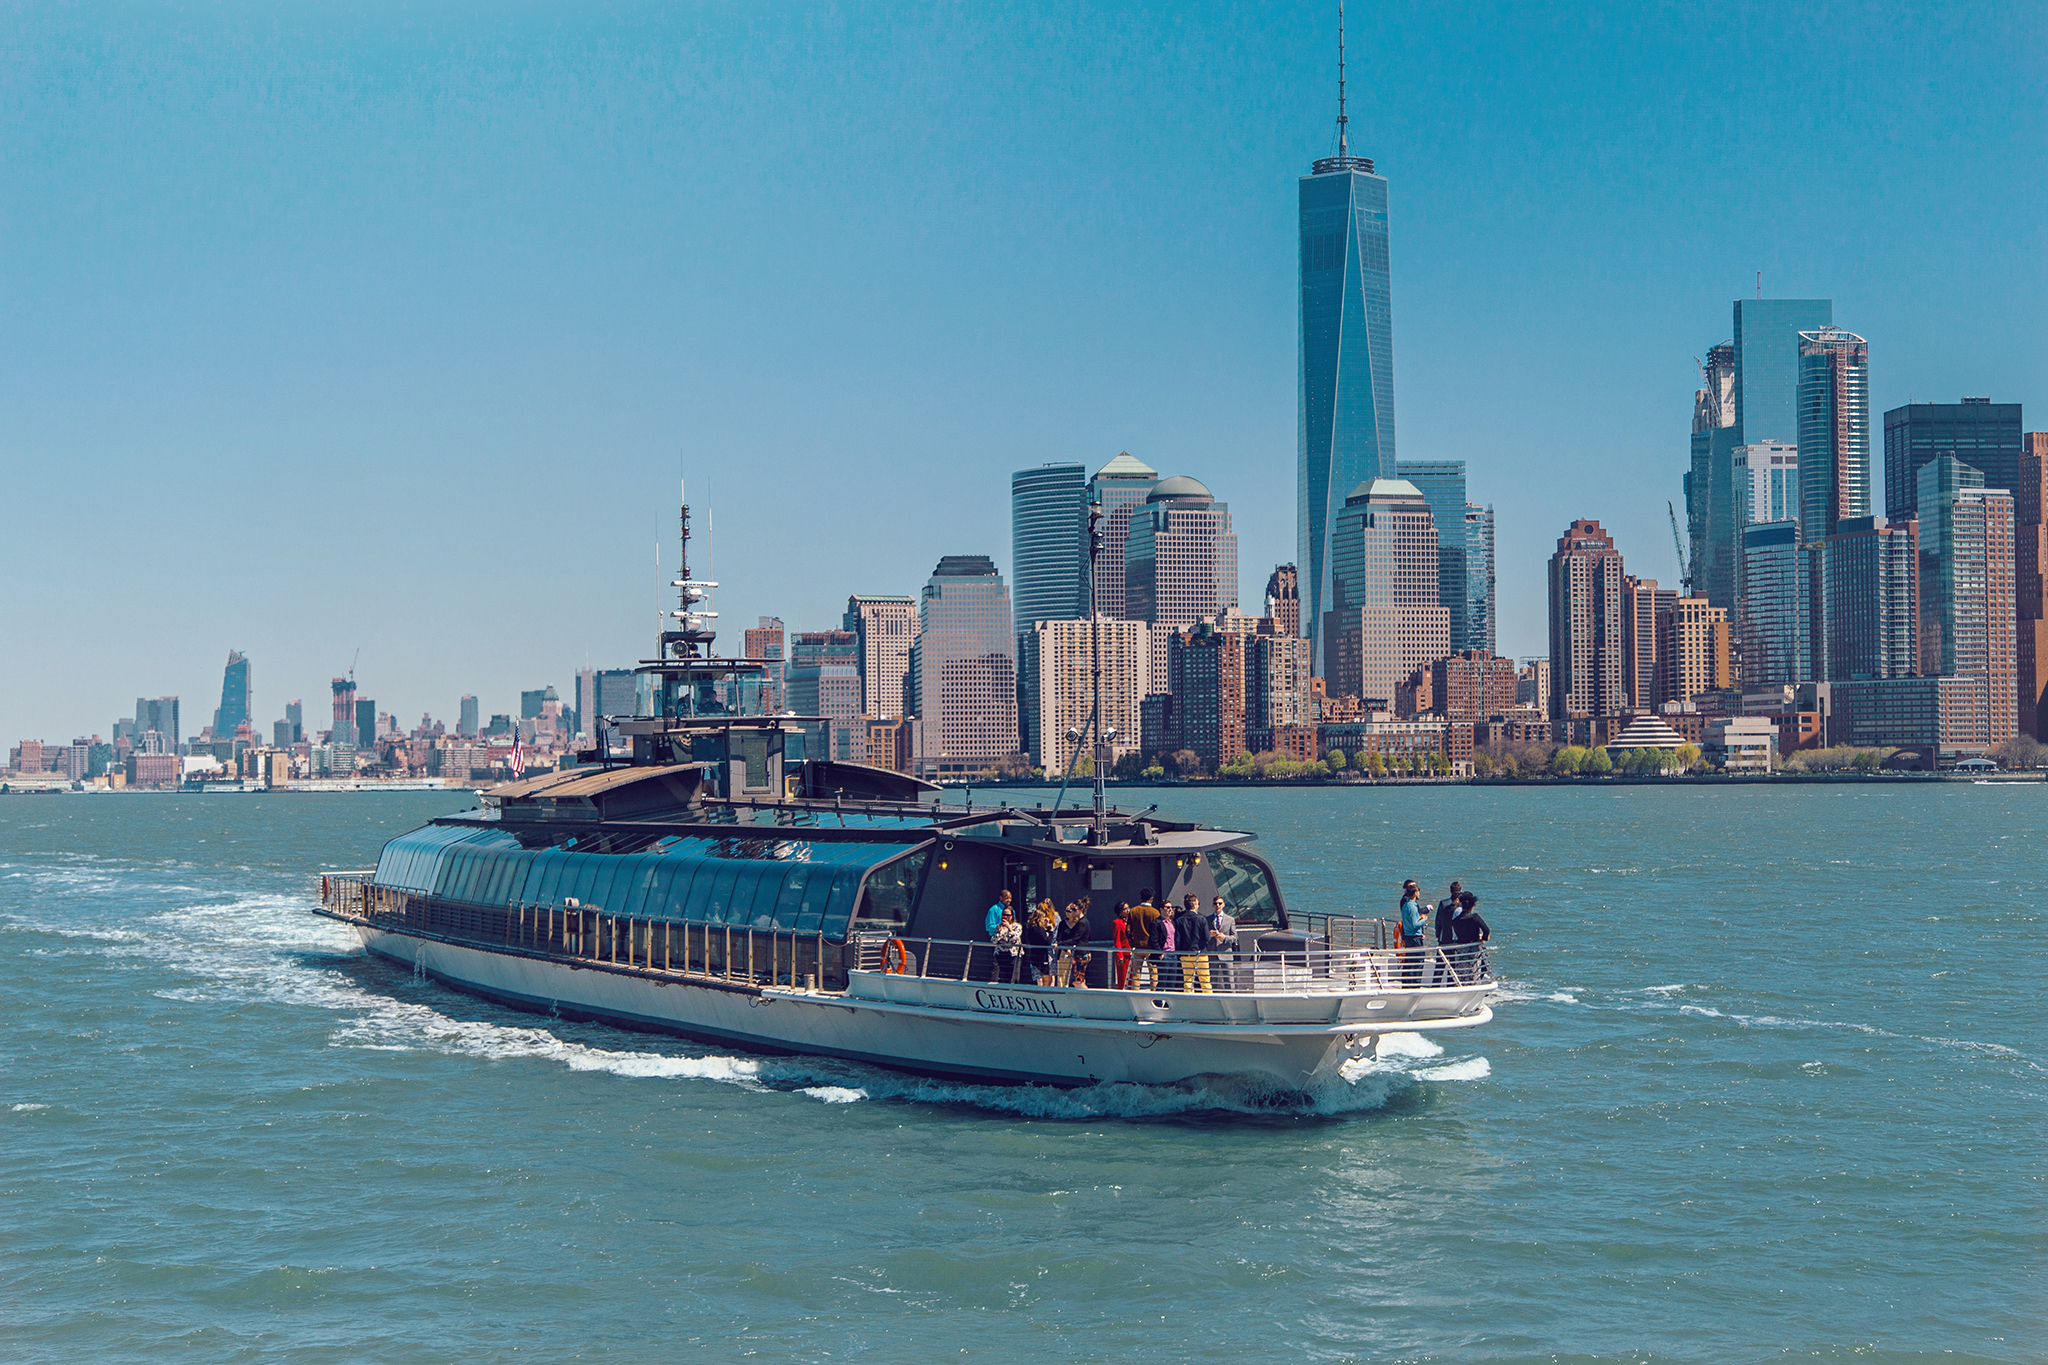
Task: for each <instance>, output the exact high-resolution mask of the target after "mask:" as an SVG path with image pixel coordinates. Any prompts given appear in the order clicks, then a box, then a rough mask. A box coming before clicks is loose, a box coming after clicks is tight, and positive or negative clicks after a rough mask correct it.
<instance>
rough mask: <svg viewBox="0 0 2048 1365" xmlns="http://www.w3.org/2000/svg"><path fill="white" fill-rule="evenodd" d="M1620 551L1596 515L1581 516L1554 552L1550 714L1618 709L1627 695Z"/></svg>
mask: <svg viewBox="0 0 2048 1365" xmlns="http://www.w3.org/2000/svg"><path fill="white" fill-rule="evenodd" d="M1622 578H1623V573H1622V563H1621V552H1620V551H1619V550H1617V549H1615V548H1614V537H1612V536H1610V535H1608V534H1607V532H1605V531H1603V530H1602V529H1600V523H1599V522H1597V521H1590V520H1588V521H1575V522H1573V523H1572V524H1571V525H1570V526H1569V527H1567V528H1566V529H1565V533H1564V534H1563V535H1562V536H1560V537H1558V541H1557V551H1556V553H1554V554H1552V555H1551V557H1550V716H1551V719H1552V720H1581V719H1587V718H1590V717H1594V716H1612V715H1617V714H1619V713H1620V712H1621V710H1622V709H1623V707H1624V705H1625V704H1626V701H1627V695H1628V694H1627V683H1628V667H1627V659H1626V658H1625V657H1624V655H1623V647H1624V645H1625V644H1626V642H1627V638H1628V631H1627V624H1626V621H1625V619H1624V615H1625V613H1626V611H1627V609H1628V600H1627V598H1626V596H1625V595H1624V594H1623V592H1622Z"/></svg>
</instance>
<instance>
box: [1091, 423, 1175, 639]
mask: <svg viewBox="0 0 2048 1365" xmlns="http://www.w3.org/2000/svg"><path fill="white" fill-rule="evenodd" d="M1158 482H1159V471H1158V470H1156V469H1154V468H1152V466H1150V465H1148V464H1146V463H1145V462H1144V461H1143V460H1139V459H1135V458H1133V457H1132V455H1131V452H1129V451H1128V450H1124V451H1119V452H1118V453H1117V457H1116V458H1115V459H1113V460H1111V461H1110V462H1109V463H1108V464H1106V465H1104V466H1103V467H1102V468H1100V469H1098V470H1096V471H1095V477H1094V478H1092V479H1090V480H1089V481H1088V489H1087V492H1086V494H1085V497H1086V498H1087V500H1088V502H1090V503H1098V502H1099V503H1101V504H1102V524H1101V526H1100V528H1099V529H1100V531H1101V533H1102V553H1101V554H1100V555H1098V556H1097V557H1096V560H1095V593H1094V603H1095V610H1096V611H1097V612H1098V613H1100V614H1101V615H1103V616H1116V617H1124V618H1129V617H1130V616H1131V613H1130V611H1128V610H1127V609H1126V607H1125V604H1124V541H1125V539H1126V538H1127V537H1128V536H1129V535H1130V531H1131V513H1133V512H1135V511H1136V510H1137V509H1138V508H1139V507H1140V506H1142V505H1143V504H1144V501H1145V495H1146V494H1148V493H1150V492H1151V491H1152V487H1153V485H1154V484H1157V483H1158ZM1087 557H1088V556H1087V549H1086V546H1085V545H1084V546H1083V548H1082V556H1081V558H1082V561H1083V563H1086V561H1087Z"/></svg>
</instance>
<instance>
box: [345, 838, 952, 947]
mask: <svg viewBox="0 0 2048 1365" xmlns="http://www.w3.org/2000/svg"><path fill="white" fill-rule="evenodd" d="M928 848H929V844H898V843H890V844H881V843H875V844H868V843H853V842H846V843H841V842H829V843H828V842H822V841H821V842H815V843H814V842H811V841H809V840H804V839H785V838H763V837H758V836H736V835H735V836H689V837H680V836H678V837H672V838H667V839H662V840H660V841H658V842H657V843H655V844H654V845H652V846H650V847H649V848H648V849H646V850H645V851H644V852H638V853H581V852H576V851H573V850H569V849H561V848H539V849H531V848H525V847H522V846H521V844H520V842H519V840H518V839H517V838H516V837H515V836H514V835H512V834H511V833H510V832H508V831H505V830H499V829H478V828H476V827H474V826H469V825H428V826H427V827H426V828H424V829H418V830H414V831H413V832H412V833H410V834H402V835H400V836H399V837H398V838H396V839H393V840H392V841H391V842H390V843H388V844H386V845H385V846H384V853H383V856H382V857H380V858H379V859H378V860H377V882H378V884H379V885H382V886H393V887H398V888H401V889H403V890H407V891H414V892H419V893H421V894H424V895H430V896H436V897H439V898H441V899H444V900H451V901H463V902H467V903H470V904H475V905H515V904H521V905H548V906H560V905H562V904H563V903H564V902H565V901H567V900H569V899H571V898H573V899H575V900H576V901H578V902H579V903H581V904H583V905H585V906H589V907H590V908H592V909H597V910H603V911H605V912H606V913H608V914H614V915H636V916H644V917H647V918H651V919H676V920H689V921H692V922H693V923H698V924H730V925H732V926H734V927H735V928H743V927H751V928H756V929H786V930H794V931H796V932H799V933H807V934H808V933H823V934H825V935H826V936H827V937H828V938H832V939H843V938H844V937H845V935H846V927H847V923H848V921H849V920H850V919H851V918H852V917H853V912H854V908H855V906H856V905H857V904H858V903H859V901H860V895H861V889H862V886H863V884H864V883H865V882H866V881H867V878H868V874H869V873H871V872H873V871H875V870H876V869H877V868H880V867H883V866H884V865H886V864H890V863H894V862H897V861H899V860H910V861H911V863H912V867H913V868H914V869H915V870H914V871H912V870H910V869H903V870H904V871H909V875H910V880H911V883H912V885H913V886H914V885H915V880H916V875H917V873H919V872H921V871H922V864H923V862H924V861H925V859H924V857H923V854H924V852H925V850H926V849H928ZM890 880H891V881H892V882H893V881H896V880H900V878H891V879H890Z"/></svg>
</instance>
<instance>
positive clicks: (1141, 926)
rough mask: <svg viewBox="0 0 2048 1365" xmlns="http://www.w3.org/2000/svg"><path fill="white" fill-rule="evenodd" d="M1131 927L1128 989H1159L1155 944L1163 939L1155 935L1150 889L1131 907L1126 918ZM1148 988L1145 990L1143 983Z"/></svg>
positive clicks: (1156, 918)
mask: <svg viewBox="0 0 2048 1365" xmlns="http://www.w3.org/2000/svg"><path fill="white" fill-rule="evenodd" d="M1127 919H1128V921H1129V923H1130V926H1131V947H1132V948H1133V949H1134V950H1135V954H1134V956H1133V957H1132V960H1131V981H1130V989H1131V990H1134V991H1142V990H1146V989H1151V990H1155V991H1156V990H1158V989H1159V958H1158V955H1157V954H1158V950H1159V945H1160V944H1161V943H1163V942H1164V941H1165V940H1164V939H1162V938H1161V937H1160V934H1159V911H1158V909H1157V908H1155V907H1154V906H1153V904H1152V888H1151V887H1149V886H1148V887H1146V888H1145V889H1144V891H1142V892H1141V893H1139V896H1138V903H1137V904H1136V905H1134V906H1132V907H1131V913H1130V914H1129V916H1127ZM1148 981H1149V982H1150V983H1151V985H1150V987H1149V988H1148V987H1147V985H1146V982H1148Z"/></svg>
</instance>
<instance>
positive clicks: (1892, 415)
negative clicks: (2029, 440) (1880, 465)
mask: <svg viewBox="0 0 2048 1365" xmlns="http://www.w3.org/2000/svg"><path fill="white" fill-rule="evenodd" d="M2020 425H2021V423H2020V405H2019V404H2018V403H1994V402H1992V401H1991V400H1990V399H1989V398H1965V399H1964V400H1963V401H1962V402H1960V403H1909V404H1907V405H1906V406H1905V407H1902V408H1893V409H1892V410H1891V411H1890V412H1887V413H1886V414H1885V415H1884V514H1885V516H1886V517H1887V518H1888V519H1890V520H1892V521H1902V520H1904V519H1905V518H1907V517H1910V516H1913V515H1914V509H1915V508H1916V507H1917V506H1918V505H1919V502H1920V483H1919V479H1920V470H1921V468H1922V467H1923V466H1925V465H1926V464H1927V462H1928V461H1930V460H1933V459H1935V458H1936V457H1938V456H1942V455H1953V456H1955V457H1956V458H1957V459H1958V460H1961V461H1962V462H1963V463H1964V464H1966V465H1968V466H1970V468H1972V469H1974V470H1976V471H1978V472H1979V473H1981V474H1982V475H1983V476H1984V486H1985V487H1986V488H2008V489H2009V488H2013V487H2015V486H2016V485H2017V483H2018V481H2019V476H2020V463H2019V462H2020V453H2021V444H2022V443H2021V439H2020Z"/></svg>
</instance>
